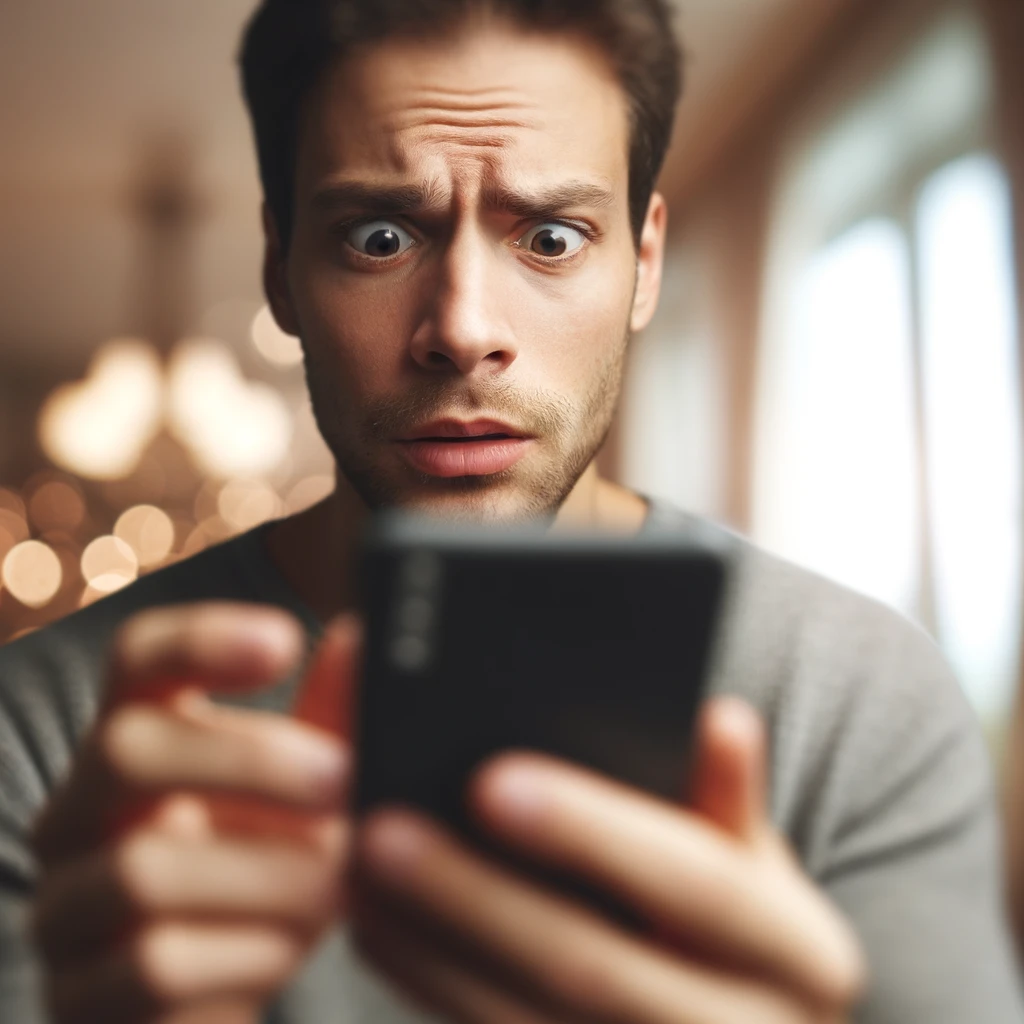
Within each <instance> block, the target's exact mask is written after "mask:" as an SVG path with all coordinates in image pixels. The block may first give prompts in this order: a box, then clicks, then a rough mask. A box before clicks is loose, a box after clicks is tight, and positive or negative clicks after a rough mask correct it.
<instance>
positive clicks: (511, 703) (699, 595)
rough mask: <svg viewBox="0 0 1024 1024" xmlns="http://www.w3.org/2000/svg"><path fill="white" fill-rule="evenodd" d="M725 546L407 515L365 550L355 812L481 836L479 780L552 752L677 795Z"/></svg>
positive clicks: (723, 574)
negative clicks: (470, 809) (485, 772)
mask: <svg viewBox="0 0 1024 1024" xmlns="http://www.w3.org/2000/svg"><path fill="white" fill-rule="evenodd" d="M727 536H728V535H726V534H724V533H721V532H719V531H716V530H712V529H707V530H706V531H705V529H704V528H701V527H699V526H695V527H694V528H693V529H692V530H691V531H688V532H683V531H678V532H677V531H665V532H655V531H650V532H644V533H642V534H640V535H636V536H630V537H610V536H604V535H602V536H597V535H572V536H568V535H564V534H560V533H550V532H547V533H545V532H542V531H541V530H539V529H538V530H534V529H525V528H516V529H505V530H494V529H484V528H476V527H473V528H469V527H461V526H459V527H453V526H451V525H442V524H439V523H437V522H433V521H424V520H417V519H413V518H409V517H405V516H401V515H397V514H391V515H388V516H385V517H383V518H381V519H379V520H378V521H377V522H376V523H375V524H374V526H373V527H372V529H371V531H370V533H369V535H368V538H367V542H366V545H365V548H364V554H363V562H362V574H361V586H362V597H363V604H364V611H365V615H366V623H367V636H366V645H365V648H364V664H363V672H362V683H361V687H360V692H359V694H358V695H357V709H356V720H355V729H356V736H355V740H356V750H357V764H356V779H355V792H354V809H355V812H356V814H357V815H359V814H364V813H366V812H367V811H370V810H371V809H373V808H376V807H379V806H381V805H404V806H406V807H412V808H416V809H418V810H421V811H424V812H426V813H427V814H429V815H431V816H433V817H434V818H436V819H440V820H441V821H442V822H444V823H447V824H448V825H449V826H451V827H452V828H454V829H455V830H456V831H457V832H459V833H461V834H463V835H468V836H473V828H472V824H471V822H470V820H469V818H468V816H467V813H466V809H465V806H464V794H465V788H466V784H467V781H468V778H469V776H470V775H471V774H472V772H473V770H474V769H475V768H476V767H477V766H479V765H480V764H481V763H482V762H484V761H486V760H487V759H489V758H490V757H491V756H492V755H494V754H497V753H498V752H500V751H504V750H508V749H517V750H535V751H543V752H545V753H549V754H552V755H555V756H557V757H560V758H564V759H566V760H568V761H573V762H576V763H578V764H580V765H584V766H587V767H589V768H592V769H594V770H596V771H598V772H601V773H603V774H605V775H609V776H613V777H615V778H617V779H619V780H621V781H623V782H625V783H627V784H630V785H633V786H636V787H639V788H641V789H644V790H647V791H648V792H650V793H653V794H656V795H658V796H661V797H664V798H666V799H668V800H670V801H673V802H680V801H681V800H682V799H683V798H684V797H685V794H686V786H687V774H688V766H689V760H690V749H691V738H692V733H693V727H694V719H695V716H696V713H697V709H698V706H699V704H700V702H701V698H702V695H703V692H704V683H705V678H706V676H707V674H708V668H709V662H710V660H711V659H712V657H713V655H714V649H715V639H716V626H717V623H718V621H719V618H720V613H721V610H722V606H723V599H724V597H725V592H726V586H727V580H728V576H729V565H730V560H731V554H730V544H729V542H728V540H727V539H726V538H727Z"/></svg>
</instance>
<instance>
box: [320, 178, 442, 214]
mask: <svg viewBox="0 0 1024 1024" xmlns="http://www.w3.org/2000/svg"><path fill="white" fill-rule="evenodd" d="M444 199H445V196H444V190H443V189H442V188H441V187H440V185H439V184H438V183H437V182H429V183H427V184H425V185H370V184H366V183H364V182H360V181H346V182H340V183H339V184H336V185H330V186H328V187H327V188H324V189H322V190H321V191H319V192H317V194H316V195H315V196H314V197H313V205H314V206H315V207H317V208H318V209H323V210H332V209H335V208H337V207H344V208H347V209H357V210H359V211H361V212H364V213H371V214H372V213H413V212H414V211H416V210H426V209H431V208H436V207H438V206H442V205H443V204H444Z"/></svg>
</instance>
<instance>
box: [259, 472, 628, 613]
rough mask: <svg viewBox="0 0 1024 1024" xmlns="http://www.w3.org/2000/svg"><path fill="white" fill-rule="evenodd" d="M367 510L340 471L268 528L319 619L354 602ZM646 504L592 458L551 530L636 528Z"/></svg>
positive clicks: (279, 562)
mask: <svg viewBox="0 0 1024 1024" xmlns="http://www.w3.org/2000/svg"><path fill="white" fill-rule="evenodd" d="M369 515H370V513H369V510H368V509H367V507H366V505H364V504H363V502H362V501H361V500H360V498H359V496H358V495H357V494H356V493H355V491H354V490H353V489H352V487H351V486H350V485H349V483H348V481H347V480H345V479H344V477H341V476H340V475H339V479H338V486H337V487H336V488H335V491H334V493H333V494H331V496H330V497H329V498H326V499H325V500H324V501H322V502H320V504H318V505H314V506H313V507H312V508H309V509H306V511H304V512H300V513H299V514H298V515H294V516H291V517H290V518H288V519H283V520H281V522H280V523H277V524H276V525H275V526H274V527H272V528H271V530H270V531H269V532H268V534H267V548H268V551H269V554H270V558H271V560H272V561H273V562H274V564H275V565H276V566H277V568H278V570H279V571H280V572H281V574H282V575H283V576H284V578H285V579H286V580H287V581H288V583H289V585H290V586H291V587H292V588H293V589H294V590H295V592H296V593H297V594H298V595H299V597H300V598H301V599H302V600H303V601H304V602H305V604H306V605H307V606H308V607H309V608H310V609H312V611H313V613H314V614H315V615H316V616H317V618H319V619H320V621H321V622H325V623H326V622H328V621H329V620H330V619H333V618H334V617H335V616H337V615H340V614H342V613H343V612H346V611H349V610H351V609H352V608H354V607H355V605H356V594H355V569H356V554H357V550H358V545H359V540H360V537H361V535H362V532H363V530H364V528H365V526H366V523H367V520H368V519H369ZM646 516H647V504H646V502H645V501H644V500H643V499H642V498H640V497H639V496H638V495H636V494H634V493H633V492H632V491H628V490H626V488H624V487H620V486H619V485H618V484H613V483H611V482H610V481H608V480H604V479H602V478H601V477H600V476H599V475H598V472H597V467H596V466H595V465H594V464H593V463H591V465H590V466H589V467H588V468H587V470H586V472H585V473H584V474H583V476H581V477H580V479H579V481H578V482H577V484H576V486H575V487H574V488H573V490H572V492H571V493H570V494H569V497H568V498H567V499H566V500H565V502H564V503H563V505H562V507H561V508H560V509H559V511H558V515H557V516H556V517H555V522H554V525H553V527H552V529H553V530H600V531H604V532H609V533H619V534H622V533H626V534H629V533H636V532H637V531H638V530H639V529H640V528H641V527H642V526H643V522H644V519H645V518H646Z"/></svg>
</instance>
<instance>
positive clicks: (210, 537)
mask: <svg viewBox="0 0 1024 1024" xmlns="http://www.w3.org/2000/svg"><path fill="white" fill-rule="evenodd" d="M233 533H234V531H233V530H232V528H231V526H230V525H229V524H228V523H226V522H225V521H224V520H223V519H221V517H220V516H210V517H209V518H207V519H204V520H203V521H202V522H201V523H200V524H199V525H198V526H197V527H196V528H195V529H194V530H192V532H191V533H190V534H189V535H188V537H186V538H185V543H184V544H183V545H182V548H181V557H182V558H191V557H192V556H193V555H198V554H199V552H200V551H205V550H206V549H207V548H208V547H210V546H212V545H214V544H220V543H221V541H225V540H227V539H228V538H229V537H231V535H232V534H233Z"/></svg>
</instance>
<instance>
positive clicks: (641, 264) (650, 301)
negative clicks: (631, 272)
mask: <svg viewBox="0 0 1024 1024" xmlns="http://www.w3.org/2000/svg"><path fill="white" fill-rule="evenodd" d="M667 228H668V207H667V205H666V204H665V199H664V197H663V196H662V195H661V193H660V192H655V193H654V194H653V195H652V196H651V201H650V203H649V204H648V206H647V217H646V218H645V219H644V226H643V231H642V232H641V234H640V251H639V252H638V253H637V275H636V293H635V295H634V296H633V314H632V317H631V319H630V323H629V326H630V330H632V331H633V333H634V334H635V333H636V332H638V331H642V330H643V329H644V328H645V327H646V326H647V325H648V324H649V323H650V322H651V318H652V317H653V316H654V311H655V310H656V309H657V308H658V297H659V296H660V295H661V273H662V266H663V264H664V259H665V232H666V230H667Z"/></svg>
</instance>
